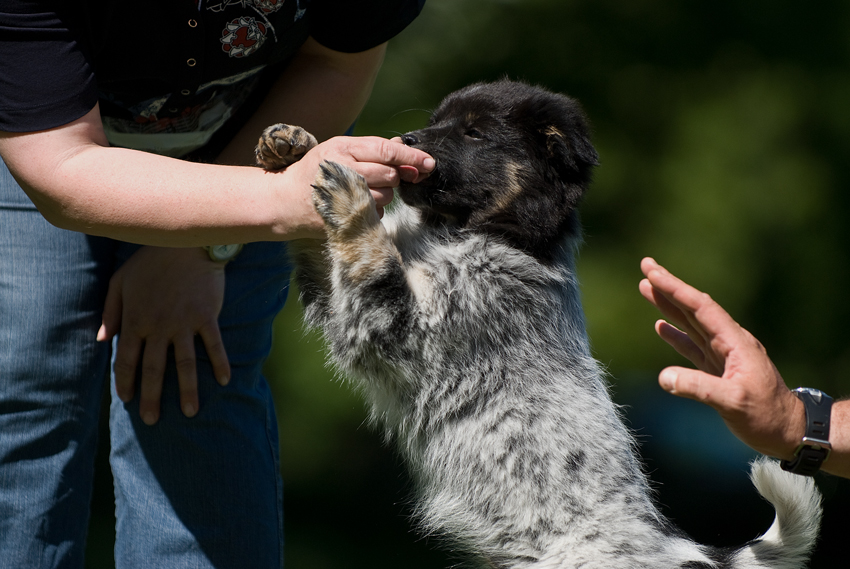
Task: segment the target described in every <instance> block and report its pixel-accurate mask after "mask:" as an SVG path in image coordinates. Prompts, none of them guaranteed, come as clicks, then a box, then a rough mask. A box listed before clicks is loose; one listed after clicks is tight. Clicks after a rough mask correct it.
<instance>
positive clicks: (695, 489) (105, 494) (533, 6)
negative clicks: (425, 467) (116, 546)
mask: <svg viewBox="0 0 850 569" xmlns="http://www.w3.org/2000/svg"><path fill="white" fill-rule="evenodd" d="M503 76H507V77H510V78H513V79H522V80H525V81H528V82H532V83H537V84H541V85H543V86H546V87H548V88H550V89H553V90H557V91H561V92H564V93H567V94H569V95H571V96H574V97H576V98H578V99H579V100H580V101H581V102H582V103H583V105H584V107H585V109H586V111H587V113H588V115H589V116H590V119H591V122H592V123H593V126H594V142H595V144H596V147H597V149H598V151H599V154H600V156H601V166H600V167H599V169H598V170H597V174H596V178H595V181H594V183H593V185H592V187H591V190H590V192H589V193H588V195H587V198H586V201H585V203H584V205H583V208H582V217H583V221H584V225H585V231H586V244H585V246H584V248H583V250H582V253H581V258H580V261H579V276H580V278H581V282H582V290H583V297H584V302H585V309H586V312H587V319H588V326H589V332H590V336H591V339H592V343H593V348H594V353H595V355H596V356H597V357H598V358H599V359H600V360H601V361H602V362H603V363H604V364H605V365H606V366H607V368H608V369H609V371H610V372H611V375H612V384H613V393H614V398H615V400H616V401H617V402H618V403H620V404H623V405H624V406H625V407H624V412H625V414H626V417H627V420H628V421H629V423H630V424H631V426H632V427H633V428H634V429H635V431H636V432H637V434H638V436H639V439H640V441H641V449H642V453H643V456H644V459H645V462H646V464H647V468H648V470H649V472H650V473H651V476H652V478H653V480H654V482H655V483H656V488H657V494H658V498H659V501H660V502H661V504H662V506H663V509H664V511H665V513H666V514H668V515H669V516H671V517H672V518H673V519H674V520H675V521H676V522H677V523H678V524H679V525H680V526H681V527H682V528H683V529H684V530H685V531H687V532H688V533H690V534H691V535H692V536H693V537H694V538H696V539H698V540H699V541H702V542H704V543H710V544H715V545H737V544H740V543H743V542H744V541H746V540H748V539H751V538H753V537H755V536H756V534H758V533H760V532H763V531H764V530H766V529H767V527H768V525H769V524H770V522H771V520H772V516H773V514H772V510H771V509H770V507H769V506H767V505H766V504H765V503H764V502H763V501H761V499H760V498H758V497H757V495H756V494H755V491H754V490H752V489H751V487H750V484H749V482H748V480H747V475H746V471H747V462H748V460H750V459H751V458H752V456H753V454H752V453H751V452H750V451H748V449H747V448H746V447H744V446H743V445H742V444H741V443H739V442H738V441H737V440H736V439H735V438H734V437H732V436H731V435H729V434H728V432H727V431H726V430H725V428H724V426H723V424H722V422H720V420H719V419H718V418H717V417H716V416H715V415H714V414H713V412H712V411H711V410H710V409H708V408H705V407H703V406H701V405H699V404H696V403H693V402H690V401H684V400H680V399H677V398H675V397H672V396H668V395H666V394H664V393H663V392H662V391H661V390H660V388H658V387H657V384H656V377H657V373H658V371H659V370H660V369H661V368H662V367H664V366H666V365H671V364H674V363H675V364H683V363H685V362H684V360H682V359H681V358H679V357H678V356H677V355H676V354H675V353H674V352H673V351H672V349H670V348H669V347H668V346H667V345H666V344H664V343H663V342H661V341H660V340H659V339H658V338H657V337H656V336H655V334H654V332H653V329H652V326H653V322H654V321H655V319H656V318H657V314H656V313H655V312H654V309H652V308H651V307H650V306H649V305H648V304H647V303H646V302H645V301H644V300H643V299H642V298H641V297H640V295H639V294H638V292H637V283H638V281H639V279H640V271H639V262H640V259H641V258H642V257H643V256H646V255H651V256H654V257H655V258H656V259H658V260H659V261H660V262H662V263H663V264H665V265H667V266H668V268H670V269H671V270H673V271H674V272H676V273H677V274H678V275H679V276H681V277H683V278H684V279H686V280H687V281H689V282H691V283H692V284H694V285H696V286H698V287H700V288H702V289H703V290H705V291H707V292H709V293H710V294H711V295H712V296H713V297H714V298H715V299H717V300H718V301H719V302H720V303H721V304H722V305H723V306H724V307H726V308H727V309H728V310H729V311H730V313H732V315H733V316H734V317H735V318H736V319H737V320H738V321H739V322H741V324H742V325H744V326H745V327H746V328H748V329H749V330H750V331H752V332H753V333H754V334H755V335H756V336H757V337H758V338H759V339H760V340H761V341H762V342H763V343H764V344H765V346H766V347H767V349H768V352H769V353H770V355H771V356H772V357H773V359H774V361H775V362H776V363H777V365H778V367H779V369H780V370H781V371H782V373H783V376H784V377H785V379H786V381H787V383H788V385H789V386H791V387H795V386H798V385H806V386H811V387H817V388H820V389H823V390H825V391H827V392H828V393H830V394H832V395H834V396H845V395H847V394H848V392H850V332H848V331H847V324H848V315H850V298H848V297H847V296H848V294H847V293H848V291H850V271H848V267H850V263H848V260H850V224H848V223H847V221H846V218H847V215H848V213H850V193H848V191H847V190H848V188H850V4H848V3H847V2H844V1H838V0H822V1H820V2H809V3H801V2H790V1H786V0H771V1H766V0H751V1H747V2H739V1H734V0H715V1H713V2H693V1H674V0H489V1H485V0H479V1H472V0H428V2H427V3H426V6H425V10H424V12H423V13H422V15H421V16H420V18H419V19H418V20H417V21H416V22H414V23H413V24H412V25H411V26H410V27H409V28H408V29H407V30H406V31H404V32H403V33H402V34H401V35H400V36H399V37H398V38H396V39H394V40H393V41H392V42H391V45H390V50H389V53H388V56H387V59H386V62H385V64H384V68H383V70H382V72H381V75H380V77H379V79H378V82H377V85H376V87H375V91H374V94H373V96H372V99H371V101H370V103H369V105H368V107H367V109H366V110H365V112H364V113H363V115H362V117H361V120H360V121H359V123H358V126H357V131H356V134H361V135H363V134H370V135H379V136H386V137H390V136H394V135H396V134H399V133H402V132H406V131H408V130H412V129H415V128H419V127H421V126H423V125H424V123H425V121H426V120H427V117H428V114H429V110H430V109H433V108H434V107H435V106H436V105H437V104H438V102H439V101H440V99H441V98H442V97H443V96H444V95H445V94H447V93H449V92H450V91H452V90H454V89H456V88H459V87H461V86H463V85H466V84H468V83H471V82H475V81H482V80H493V79H498V78H500V77H503ZM299 318H300V316H299V308H298V305H297V302H295V300H294V298H293V299H291V301H290V302H289V303H288V306H287V308H286V309H285V311H284V313H283V314H281V316H280V318H279V319H278V322H277V327H276V338H277V339H276V346H275V349H274V351H273V355H272V358H271V360H270V361H269V362H268V366H267V375H268V378H269V381H270V383H271V384H272V386H273V388H274V390H275V394H276V398H277V404H278V415H279V420H280V434H281V444H282V461H283V467H282V468H283V472H284V480H285V488H286V498H285V502H286V532H287V544H286V551H287V553H286V556H287V564H288V567H290V568H294V569H325V568H338V567H349V568H357V567H369V568H371V569H379V568H384V567H386V568H398V567H406V568H418V567H423V568H424V567H447V566H449V565H450V564H452V563H455V562H457V559H456V558H455V557H454V556H453V555H452V554H451V552H450V551H444V550H442V549H440V548H439V544H438V543H436V542H435V541H434V540H426V539H422V538H420V537H419V536H418V535H417V534H416V533H415V532H414V531H413V530H412V526H411V524H410V523H409V513H410V509H409V490H410V488H409V483H408V480H407V477H406V474H405V473H404V469H403V467H402V466H401V464H400V463H399V461H398V460H397V459H396V457H395V455H394V454H393V452H392V450H391V449H389V448H386V447H384V446H383V445H382V444H381V441H380V437H379V436H378V435H377V434H376V433H374V432H372V431H370V429H369V428H367V427H366V426H365V424H364V418H365V410H364V407H363V405H362V404H361V402H360V400H359V399H358V398H357V397H355V396H354V395H352V393H351V392H350V391H349V390H348V389H347V387H346V386H345V385H343V384H341V383H340V382H338V381H336V380H335V379H334V378H333V376H332V374H331V373H330V372H329V371H328V370H327V369H326V368H325V367H324V364H323V354H322V346H321V343H320V342H319V341H318V340H317V339H316V338H315V337H313V336H310V335H304V333H303V332H302V330H301V325H300V321H299ZM105 452H106V451H105V450H104V453H102V454H101V457H100V459H99V469H98V481H97V492H96V494H97V497H96V499H95V504H94V513H93V518H92V531H91V538H90V540H89V548H88V552H89V553H88V555H89V562H88V563H89V566H90V567H94V568H100V567H109V566H111V547H112V542H111V539H112V531H113V530H112V524H113V523H114V522H113V520H112V518H111V516H112V497H111V494H112V493H111V483H110V480H109V472H108V466H106V464H105V456H104V454H105ZM817 481H818V483H819V485H820V487H821V489H822V491H823V492H824V494H825V496H826V502H825V503H826V517H825V521H824V530H823V537H822V540H821V543H820V545H819V547H818V549H817V552H816V554H815V558H814V560H813V562H812V567H815V568H831V567H847V566H848V561H847V548H846V544H845V541H844V540H845V539H846V537H845V536H846V530H845V529H844V528H846V527H847V524H848V520H850V482H848V481H846V480H838V479H835V478H833V477H829V476H826V475H822V474H821V475H818V477H817ZM842 557H843V560H842Z"/></svg>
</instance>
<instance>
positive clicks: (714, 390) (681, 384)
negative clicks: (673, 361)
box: [658, 367, 723, 408]
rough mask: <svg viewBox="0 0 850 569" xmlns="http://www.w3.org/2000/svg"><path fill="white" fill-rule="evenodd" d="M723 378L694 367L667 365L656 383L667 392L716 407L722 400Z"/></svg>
mask: <svg viewBox="0 0 850 569" xmlns="http://www.w3.org/2000/svg"><path fill="white" fill-rule="evenodd" d="M722 382H723V379H722V378H719V377H717V376H716V375H711V374H709V373H705V372H702V371H699V370H695V369H688V368H683V367H668V368H665V369H663V370H661V373H660V374H658V383H659V385H661V387H662V388H663V389H664V390H665V391H667V392H668V393H672V394H673V395H678V396H679V397H684V398H686V399H694V400H696V401H701V402H702V403H706V404H707V405H710V406H711V407H714V408H717V406H718V405H719V404H720V402H721V401H722V393H721V390H722V387H721V386H722Z"/></svg>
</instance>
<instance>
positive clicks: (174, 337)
mask: <svg viewBox="0 0 850 569" xmlns="http://www.w3.org/2000/svg"><path fill="white" fill-rule="evenodd" d="M223 302H224V263H217V262H214V261H212V260H210V258H209V256H208V255H207V253H206V251H204V250H203V249H201V248H200V247H194V248H189V249H173V248H159V247H142V248H141V249H139V250H138V251H137V252H136V253H135V254H134V255H133V256H132V257H130V258H129V259H128V260H127V262H126V263H124V265H123V266H122V267H121V268H120V269H118V271H116V272H115V274H114V275H113V276H112V279H111V280H110V282H109V290H108V292H107V295H106V303H105V306H104V309H103V325H102V326H101V328H100V330H99V331H98V335H97V339H98V341H106V340H109V339H110V338H112V337H113V336H114V335H115V334H119V336H118V344H117V349H116V353H115V368H114V370H115V389H116V391H117V393H118V397H119V398H121V400H122V401H124V402H127V401H130V400H132V399H133V395H134V393H135V389H136V385H135V383H136V376H137V370H138V368H139V364H140V363H141V369H142V375H141V386H140V399H139V414H140V415H141V417H142V420H143V421H144V422H145V423H146V424H148V425H153V424H154V423H156V422H157V421H158V420H159V412H160V396H161V394H162V385H163V378H164V375H165V366H166V360H167V357H166V356H167V353H168V348H169V347H170V346H174V359H175V361H176V364H177V382H178V384H179V389H180V408H181V409H182V410H183V414H184V415H186V416H187V417H193V416H194V415H195V414H196V413H197V412H198V408H199V403H198V375H197V367H196V360H195V335H199V336H200V337H201V339H202V340H203V342H204V346H205V347H206V351H207V355H208V356H209V358H210V362H211V364H212V368H213V373H214V374H215V377H216V380H217V381H218V383H220V384H221V385H226V384H227V383H228V382H229V381H230V364H229V363H228V360H227V353H226V352H225V349H224V344H223V342H222V339H221V333H220V331H219V328H218V315H219V313H220V312H221V307H222V304H223Z"/></svg>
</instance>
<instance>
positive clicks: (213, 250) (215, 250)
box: [210, 243, 242, 261]
mask: <svg viewBox="0 0 850 569" xmlns="http://www.w3.org/2000/svg"><path fill="white" fill-rule="evenodd" d="M241 250H242V244H241V243H234V244H232V245H213V246H212V247H210V257H212V258H213V259H215V260H216V261H229V260H230V259H232V258H233V257H235V256H236V255H238V254H239V251H241Z"/></svg>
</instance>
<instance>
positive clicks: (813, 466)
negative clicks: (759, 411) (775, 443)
mask: <svg viewBox="0 0 850 569" xmlns="http://www.w3.org/2000/svg"><path fill="white" fill-rule="evenodd" d="M793 393H794V395H796V396H797V398H798V399H800V401H802V402H803V407H804V409H805V411H806V434H805V435H804V436H803V440H802V441H800V445H799V446H798V447H797V450H795V451H794V459H793V460H782V461H780V463H779V465H780V466H781V467H782V469H783V470H786V471H788V472H792V473H794V474H800V475H802V476H813V475H814V474H815V473H816V472H817V471H818V470H820V467H821V465H822V464H823V462H824V461H825V460H826V459H827V457H829V453H830V452H831V450H832V446H831V445H830V444H829V421H830V415H831V413H832V401H833V400H832V397H830V396H829V395H827V394H826V393H824V392H822V391H819V390H817V389H812V388H810V387H798V388H797V389H795V390H794V391H793Z"/></svg>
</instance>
